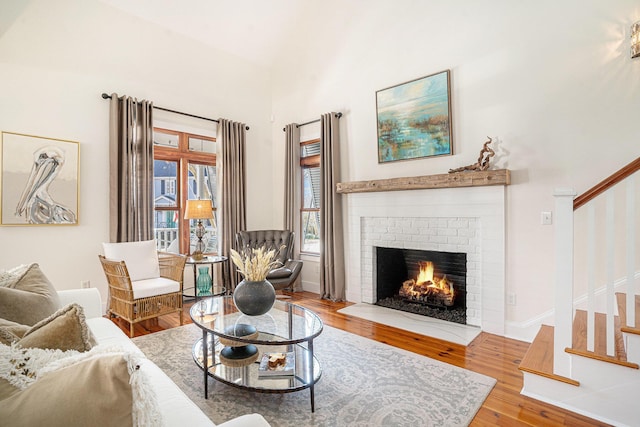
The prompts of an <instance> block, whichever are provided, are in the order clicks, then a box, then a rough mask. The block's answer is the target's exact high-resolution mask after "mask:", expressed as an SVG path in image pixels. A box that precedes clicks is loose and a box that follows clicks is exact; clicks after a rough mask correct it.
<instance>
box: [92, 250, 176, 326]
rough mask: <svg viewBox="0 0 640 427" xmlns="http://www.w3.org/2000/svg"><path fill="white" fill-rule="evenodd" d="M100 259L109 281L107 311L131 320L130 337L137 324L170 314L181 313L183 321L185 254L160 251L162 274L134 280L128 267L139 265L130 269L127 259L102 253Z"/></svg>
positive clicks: (159, 264)
mask: <svg viewBox="0 0 640 427" xmlns="http://www.w3.org/2000/svg"><path fill="white" fill-rule="evenodd" d="M136 243H138V242H136ZM124 244H125V245H126V244H127V243H124ZM110 245H113V244H110ZM154 245H155V242H154ZM154 250H155V247H154ZM105 252H106V251H105ZM98 258H99V259H100V263H101V264H102V269H103V270H104V274H105V275H106V276H107V282H108V284H109V302H108V310H107V312H108V314H109V316H118V317H120V318H122V319H124V320H126V321H127V322H129V336H131V337H133V328H134V325H135V324H136V323H138V322H141V321H143V320H146V319H152V318H156V317H159V316H162V315H165V314H169V313H176V312H177V313H179V315H180V324H181V325H182V324H183V313H182V285H183V274H184V273H183V272H184V265H185V261H186V257H184V256H182V255H176V254H172V253H168V252H157V262H158V269H159V276H157V277H150V278H141V279H139V280H132V278H134V279H135V277H133V275H130V274H129V268H131V269H132V270H135V268H136V267H134V266H133V265H130V266H129V268H127V260H126V258H125V259H124V260H119V259H118V260H116V259H107V258H106V257H104V256H103V255H98ZM147 260H148V259H147Z"/></svg>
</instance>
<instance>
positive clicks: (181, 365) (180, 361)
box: [133, 324, 496, 427]
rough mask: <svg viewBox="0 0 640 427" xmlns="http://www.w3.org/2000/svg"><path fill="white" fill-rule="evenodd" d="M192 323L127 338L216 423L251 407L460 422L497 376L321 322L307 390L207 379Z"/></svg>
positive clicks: (326, 417)
mask: <svg viewBox="0 0 640 427" xmlns="http://www.w3.org/2000/svg"><path fill="white" fill-rule="evenodd" d="M200 337H202V332H201V330H200V329H198V327H197V326H195V325H192V324H190V325H185V326H181V327H179V328H173V329H168V330H165V331H161V332H156V333H153V334H149V335H145V336H142V337H138V338H134V339H133V341H134V343H135V344H136V345H137V346H138V347H139V348H140V349H141V350H142V351H143V352H144V353H145V354H146V355H147V357H148V358H149V359H151V360H152V361H153V362H154V363H156V364H157V365H158V366H159V367H160V368H161V369H162V370H163V371H164V372H165V373H166V374H167V375H169V377H171V379H172V380H173V381H174V382H175V383H176V384H178V386H179V387H180V388H181V389H182V390H183V391H184V392H185V393H186V394H187V396H189V398H190V399H192V400H193V401H194V402H195V403H196V404H197V405H198V406H199V407H200V409H202V410H203V411H204V412H205V413H206V414H207V415H208V416H209V417H210V418H211V420H212V421H213V422H214V423H216V424H219V423H222V422H224V421H227V420H229V419H231V418H234V417H237V416H240V415H243V414H247V413H253V412H257V413H259V414H262V415H263V416H264V417H265V418H266V419H267V421H269V423H270V424H271V425H272V426H273V427H278V426H295V427H303V426H332V427H334V426H466V425H469V423H470V422H471V420H472V419H473V417H474V416H475V414H476V412H477V411H478V409H479V408H480V406H481V405H482V402H484V400H485V399H486V397H487V395H488V394H489V392H490V391H491V389H492V388H493V386H494V385H495V383H496V380H495V379H493V378H490V377H487V376H484V375H481V374H477V373H475V372H471V371H468V370H466V369H462V368H458V367H456V366H452V365H449V364H446V363H443V362H440V361H437V360H433V359H430V358H428V357H424V356H420V355H417V354H414V353H411V352H408V351H405V350H402V349H398V348H395V347H392V346H389V345H386V344H383V343H379V342H377V341H373V340H371V339H368V338H363V337H360V336H358V335H354V334H351V333H348V332H344V331H342V330H339V329H335V328H331V327H329V326H325V327H324V330H323V332H322V333H321V334H320V336H319V337H318V338H316V339H315V340H314V353H315V355H316V356H317V358H318V360H319V361H320V364H321V366H322V369H323V374H322V377H321V378H320V381H319V382H318V383H317V384H316V386H315V403H316V410H315V412H314V413H312V412H311V407H310V400H309V390H303V391H298V392H294V393H287V394H262V393H255V392H250V391H246V390H241V389H238V388H235V387H231V386H228V385H226V384H222V383H219V382H217V381H215V380H213V379H210V380H209V399H208V400H205V399H204V385H203V377H202V371H201V370H200V369H199V368H198V367H197V366H196V365H195V363H194V361H193V358H192V356H191V348H192V346H193V343H194V342H195V341H196V340H197V339H198V338H200Z"/></svg>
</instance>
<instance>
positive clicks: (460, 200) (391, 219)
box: [343, 186, 505, 335]
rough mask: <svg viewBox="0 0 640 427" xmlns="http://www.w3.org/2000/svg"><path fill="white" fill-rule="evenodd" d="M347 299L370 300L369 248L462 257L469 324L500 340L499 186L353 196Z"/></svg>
mask: <svg viewBox="0 0 640 427" xmlns="http://www.w3.org/2000/svg"><path fill="white" fill-rule="evenodd" d="M343 197H344V198H345V199H344V202H345V205H346V212H347V218H348V224H347V230H348V234H347V236H348V241H347V250H348V270H347V298H348V299H349V301H356V302H364V303H374V302H375V301H376V295H375V294H376V288H375V282H374V279H373V277H374V263H375V261H374V249H373V248H374V247H376V246H383V247H391V248H403V249H419V250H436V251H445V252H464V253H466V254H467V323H468V324H469V325H475V326H479V327H481V328H482V330H483V331H486V332H490V333H495V334H499V335H504V326H505V308H504V303H505V301H504V298H505V297H504V295H505V292H504V289H505V243H504V242H505V236H504V233H505V188H504V186H481V187H465V188H441V189H427V190H411V191H387V192H372V193H353V194H348V195H344V196H343Z"/></svg>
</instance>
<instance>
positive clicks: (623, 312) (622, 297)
mask: <svg viewBox="0 0 640 427" xmlns="http://www.w3.org/2000/svg"><path fill="white" fill-rule="evenodd" d="M616 300H617V302H618V314H619V315H620V329H621V330H622V332H627V333H630V334H636V335H640V295H635V300H636V321H635V324H634V325H627V294H625V293H621V292H616Z"/></svg>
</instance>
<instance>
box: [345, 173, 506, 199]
mask: <svg viewBox="0 0 640 427" xmlns="http://www.w3.org/2000/svg"><path fill="white" fill-rule="evenodd" d="M509 184H511V175H510V173H509V170H508V169H498V170H487V171H470V172H455V173H443V174H439V175H424V176H412V177H405V178H389V179H376V180H373V181H353V182H339V183H338V184H337V185H336V190H337V192H338V193H341V194H347V193H371V192H375V191H401V190H423V189H429V188H457V187H477V186H485V185H509Z"/></svg>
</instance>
